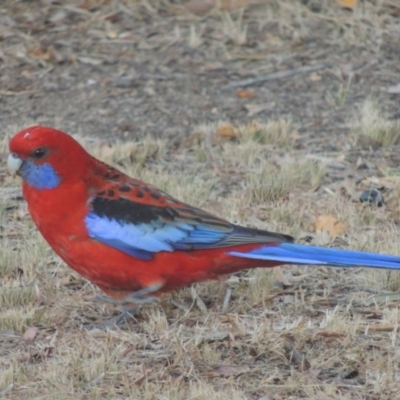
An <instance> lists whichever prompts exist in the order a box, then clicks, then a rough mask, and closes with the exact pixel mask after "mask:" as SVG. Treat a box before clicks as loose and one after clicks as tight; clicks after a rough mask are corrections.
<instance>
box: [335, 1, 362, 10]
mask: <svg viewBox="0 0 400 400" xmlns="http://www.w3.org/2000/svg"><path fill="white" fill-rule="evenodd" d="M337 2H338V3H339V5H340V6H341V7H343V8H351V9H353V8H355V7H356V6H357V3H358V0H337Z"/></svg>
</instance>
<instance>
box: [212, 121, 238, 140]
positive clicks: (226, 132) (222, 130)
mask: <svg viewBox="0 0 400 400" xmlns="http://www.w3.org/2000/svg"><path fill="white" fill-rule="evenodd" d="M214 136H215V137H216V138H217V139H235V138H237V136H238V134H237V131H236V129H235V128H234V126H233V125H232V124H229V123H225V124H221V125H220V126H219V127H218V128H217V130H216V131H215V133H214Z"/></svg>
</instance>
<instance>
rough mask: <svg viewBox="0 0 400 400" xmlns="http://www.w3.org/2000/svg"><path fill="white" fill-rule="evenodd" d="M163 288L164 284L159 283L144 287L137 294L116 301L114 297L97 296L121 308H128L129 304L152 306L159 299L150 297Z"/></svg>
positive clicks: (98, 298)
mask: <svg viewBox="0 0 400 400" xmlns="http://www.w3.org/2000/svg"><path fill="white" fill-rule="evenodd" d="M162 286H163V284H162V283H160V282H157V283H154V284H152V285H150V286H147V287H144V288H143V289H140V290H137V291H136V292H132V293H130V294H128V295H127V296H125V297H123V298H121V299H114V298H113V297H109V296H105V295H103V294H101V295H99V296H97V300H100V301H104V302H105V303H111V304H116V305H120V306H126V305H127V304H135V305H143V304H150V303H154V302H156V301H158V300H159V299H158V297H156V296H149V294H152V293H155V292H157V291H158V290H160V289H161V288H162Z"/></svg>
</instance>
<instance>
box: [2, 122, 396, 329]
mask: <svg viewBox="0 0 400 400" xmlns="http://www.w3.org/2000/svg"><path fill="white" fill-rule="evenodd" d="M9 148H10V155H9V157H8V167H9V170H10V172H11V173H12V174H15V173H18V174H19V175H20V176H21V177H22V179H23V195H24V198H25V199H26V201H27V203H28V208H29V212H30V214H31V216H32V219H33V220H34V222H35V224H36V226H37V228H38V229H39V231H40V232H41V234H42V235H43V237H44V238H45V239H46V240H47V242H48V243H49V244H50V246H51V247H52V248H53V250H54V251H55V252H56V253H57V254H58V255H59V256H60V257H61V258H62V259H63V260H64V261H65V262H66V263H67V264H68V265H69V266H70V267H71V268H73V269H74V270H75V271H77V272H78V273H79V274H81V275H82V276H83V277H85V278H86V279H88V280H90V281H91V282H93V283H94V284H96V285H97V286H98V287H99V288H100V289H101V290H102V291H103V292H104V293H105V294H106V295H107V296H108V297H107V298H109V299H110V298H111V299H110V301H111V302H114V303H117V304H132V303H133V304H142V303H145V302H150V301H153V300H154V298H156V297H157V296H158V295H159V294H161V293H162V292H167V291H171V290H173V289H177V288H180V287H182V286H186V285H190V284H191V283H194V282H199V281H204V280H207V279H215V278H218V277H220V276H221V275H226V274H231V273H234V272H237V271H240V270H243V269H248V268H256V267H274V266H277V265H280V264H307V265H330V266H336V267H357V266H365V267H372V268H387V269H399V268H400V257H396V256H390V255H382V254H374V253H364V252H358V251H346V250H340V249H328V248H323V247H315V246H308V245H300V244H295V243H293V241H294V240H293V238H292V237H291V236H288V235H284V234H281V233H273V232H268V231H263V230H260V229H254V228H247V227H243V226H239V225H235V224H232V223H230V222H228V221H226V220H224V219H221V218H218V217H216V216H214V215H212V214H209V213H208V212H206V211H203V210H201V209H198V208H195V207H192V206H190V205H188V204H185V203H182V202H181V201H179V200H177V199H175V198H174V197H172V196H170V195H168V194H167V193H165V192H163V191H161V190H159V189H157V188H156V187H154V186H151V185H148V184H146V183H144V182H141V181H139V180H137V179H134V178H131V177H129V176H128V175H126V174H124V173H123V172H121V171H119V170H117V169H116V168H114V167H111V166H109V165H107V164H105V163H103V162H101V161H99V160H97V159H96V158H94V157H93V156H91V155H90V154H89V153H88V152H87V151H86V150H85V149H84V148H83V147H82V146H81V145H80V144H79V143H78V142H77V141H75V140H74V139H73V138H72V137H71V136H69V135H68V134H66V133H63V132H61V131H59V130H56V129H53V128H48V127H43V126H33V127H29V128H26V129H24V130H22V131H21V132H19V133H17V134H16V135H15V136H14V137H13V138H12V139H11V141H10V143H9ZM104 297H105V296H104ZM113 299H114V300H113ZM121 316H122V317H123V318H124V317H125V316H124V313H123V314H121ZM116 322H118V323H120V322H122V318H120V319H118V320H116Z"/></svg>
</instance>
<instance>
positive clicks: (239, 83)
mask: <svg viewBox="0 0 400 400" xmlns="http://www.w3.org/2000/svg"><path fill="white" fill-rule="evenodd" d="M324 68H326V65H325V64H317V65H307V66H305V67H300V68H295V69H289V70H286V71H278V72H272V73H270V74H266V75H261V76H256V77H254V78H248V79H243V80H241V81H236V82H232V83H229V84H228V85H225V86H223V87H222V90H229V89H235V88H238V87H245V86H251V85H255V84H256V83H261V82H267V81H272V80H274V79H282V78H288V77H290V76H293V75H297V74H304V73H307V72H314V71H319V70H321V69H324Z"/></svg>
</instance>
